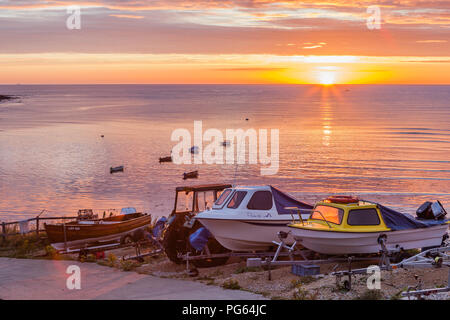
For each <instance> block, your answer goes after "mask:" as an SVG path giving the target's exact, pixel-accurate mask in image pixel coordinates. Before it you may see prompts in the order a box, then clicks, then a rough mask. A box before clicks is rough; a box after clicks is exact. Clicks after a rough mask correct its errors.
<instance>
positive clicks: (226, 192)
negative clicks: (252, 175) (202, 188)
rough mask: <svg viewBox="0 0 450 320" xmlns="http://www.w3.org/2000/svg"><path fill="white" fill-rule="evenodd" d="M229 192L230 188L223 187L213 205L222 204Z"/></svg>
mask: <svg viewBox="0 0 450 320" xmlns="http://www.w3.org/2000/svg"><path fill="white" fill-rule="evenodd" d="M230 193H231V189H225V190H224V191H223V192H222V194H221V195H220V197H219V199H217V201H216V202H215V203H214V205H215V206H221V205H223V204H224V202H225V200H226V199H227V198H228V196H229V195H230Z"/></svg>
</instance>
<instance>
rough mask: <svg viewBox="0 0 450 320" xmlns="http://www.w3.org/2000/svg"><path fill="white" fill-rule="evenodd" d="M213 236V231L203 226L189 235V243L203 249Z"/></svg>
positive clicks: (196, 248) (199, 249)
mask: <svg viewBox="0 0 450 320" xmlns="http://www.w3.org/2000/svg"><path fill="white" fill-rule="evenodd" d="M211 237H212V234H211V232H209V231H208V229H206V228H205V227H201V228H199V229H198V230H196V231H195V232H194V233H193V234H191V235H190V236H189V243H190V244H191V246H192V247H193V248H194V249H195V250H197V251H202V250H203V248H204V247H205V246H206V244H207V243H208V240H209V238H211Z"/></svg>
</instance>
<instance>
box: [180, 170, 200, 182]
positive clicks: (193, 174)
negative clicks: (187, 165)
mask: <svg viewBox="0 0 450 320" xmlns="http://www.w3.org/2000/svg"><path fill="white" fill-rule="evenodd" d="M196 178H198V170H195V171H191V172H185V173H183V180H186V179H196Z"/></svg>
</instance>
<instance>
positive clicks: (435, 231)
mask: <svg viewBox="0 0 450 320" xmlns="http://www.w3.org/2000/svg"><path fill="white" fill-rule="evenodd" d="M448 226H449V221H446V220H443V219H441V220H436V219H428V220H425V219H415V218H414V217H412V216H410V215H408V214H404V213H401V212H397V211H395V210H393V209H390V208H387V207H384V206H382V205H380V204H378V203H373V202H369V201H361V200H359V199H358V198H355V197H347V196H338V197H330V198H328V199H326V200H324V201H320V202H318V203H317V204H316V205H315V207H314V210H313V212H312V214H311V216H310V217H309V218H308V219H307V220H306V221H300V222H298V223H294V224H291V225H289V229H290V231H291V233H292V235H293V237H294V239H295V240H297V241H298V242H299V244H301V245H302V246H303V247H305V248H307V249H310V250H312V251H315V252H318V253H322V254H330V255H342V254H371V253H378V252H379V251H380V249H381V246H380V243H381V239H382V238H384V239H385V245H386V249H387V250H388V251H390V250H399V249H402V250H409V249H416V248H426V247H435V246H440V245H441V244H442V243H443V241H444V240H445V239H446V238H447V237H448V234H447V228H448Z"/></svg>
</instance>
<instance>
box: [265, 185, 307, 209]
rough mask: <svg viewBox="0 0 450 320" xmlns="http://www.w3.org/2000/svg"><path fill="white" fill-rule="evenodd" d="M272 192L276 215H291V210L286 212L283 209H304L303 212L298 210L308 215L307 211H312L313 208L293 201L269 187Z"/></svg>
mask: <svg viewBox="0 0 450 320" xmlns="http://www.w3.org/2000/svg"><path fill="white" fill-rule="evenodd" d="M270 189H271V190H272V195H273V199H274V200H275V206H276V208H277V211H278V214H292V211H291V210H286V209H285V207H297V208H300V209H306V210H305V211H303V210H300V212H301V213H309V210H311V209H313V208H314V206H312V205H310V204H307V203H304V202H300V201H298V200H295V199H294V198H292V197H291V196H288V195H287V194H286V193H284V192H281V191H280V190H278V189H276V188H274V187H272V186H270Z"/></svg>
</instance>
